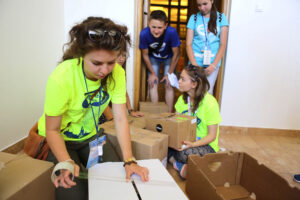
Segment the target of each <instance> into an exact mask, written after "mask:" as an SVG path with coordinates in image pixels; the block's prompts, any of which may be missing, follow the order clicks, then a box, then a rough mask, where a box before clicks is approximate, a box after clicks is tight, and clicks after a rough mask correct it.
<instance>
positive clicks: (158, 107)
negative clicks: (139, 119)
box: [140, 102, 169, 114]
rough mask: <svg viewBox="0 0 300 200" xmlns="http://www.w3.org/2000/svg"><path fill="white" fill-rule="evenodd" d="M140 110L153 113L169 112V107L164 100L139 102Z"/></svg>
mask: <svg viewBox="0 0 300 200" xmlns="http://www.w3.org/2000/svg"><path fill="white" fill-rule="evenodd" d="M140 111H141V112H147V113H153V114H155V113H164V112H169V108H168V106H167V104H166V103H165V102H158V103H152V102H140Z"/></svg>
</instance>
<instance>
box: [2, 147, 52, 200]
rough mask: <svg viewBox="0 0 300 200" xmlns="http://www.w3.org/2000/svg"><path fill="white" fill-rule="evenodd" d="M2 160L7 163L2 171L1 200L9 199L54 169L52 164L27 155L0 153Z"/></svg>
mask: <svg viewBox="0 0 300 200" xmlns="http://www.w3.org/2000/svg"><path fill="white" fill-rule="evenodd" d="M0 160H2V161H4V162H5V163H6V164H5V166H4V168H3V169H2V170H1V171H0V197H1V198H0V199H7V198H9V197H10V196H11V195H13V194H14V193H15V192H16V191H19V190H21V189H22V188H24V187H25V186H26V185H27V184H29V183H31V182H32V181H34V180H35V179H36V178H38V177H39V176H40V175H41V174H43V173H45V172H46V171H48V170H50V169H52V167H53V163H51V162H47V161H41V160H37V159H33V158H31V157H29V156H27V155H26V154H21V155H13V154H9V153H4V152H0ZM49 180H50V176H49ZM12 186H13V187H12Z"/></svg>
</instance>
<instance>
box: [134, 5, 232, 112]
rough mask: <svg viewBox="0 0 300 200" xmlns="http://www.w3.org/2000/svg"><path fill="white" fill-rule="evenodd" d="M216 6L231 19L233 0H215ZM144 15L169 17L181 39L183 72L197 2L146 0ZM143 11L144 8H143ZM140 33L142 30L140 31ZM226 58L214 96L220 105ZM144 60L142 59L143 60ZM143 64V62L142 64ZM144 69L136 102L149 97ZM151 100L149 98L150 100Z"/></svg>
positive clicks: (181, 66)
mask: <svg viewBox="0 0 300 200" xmlns="http://www.w3.org/2000/svg"><path fill="white" fill-rule="evenodd" d="M215 1H216V6H217V9H218V11H219V12H223V13H224V14H225V15H226V17H227V18H228V19H229V10H230V2H231V0H215ZM143 7H144V11H143V13H144V15H143V18H144V19H145V18H147V17H148V16H149V14H150V13H151V12H152V11H153V10H163V11H164V12H165V13H166V14H167V17H168V24H169V25H170V26H172V27H174V28H175V29H176V30H177V32H178V35H179V37H180V41H181V46H180V58H179V61H178V64H177V68H176V69H177V71H178V72H181V70H182V69H183V67H184V66H185V65H187V63H188V58H187V54H186V50H185V46H186V45H185V40H186V31H187V30H186V24H187V22H188V19H189V18H190V16H191V15H192V14H194V13H197V12H198V8H197V2H196V0H144V5H143ZM141 9H142V8H141ZM143 21H144V25H143V26H142V27H146V26H147V24H145V23H147V20H143ZM139 31H140V30H139ZM225 57H226V52H225V54H224V56H223V58H222V64H221V67H220V70H219V74H218V78H217V80H216V84H215V88H214V96H215V97H216V99H217V101H218V102H219V105H220V103H221V98H222V86H223V77H224V71H225V69H224V60H225ZM141 59H142V58H141ZM141 63H142V62H141ZM140 66H141V67H142V69H141V70H140V71H141V74H140V75H139V77H136V78H138V80H139V83H140V85H139V86H138V88H139V89H138V90H137V89H135V92H138V93H137V94H136V93H135V94H134V96H135V100H137V99H138V101H146V100H147V97H148V96H149V95H148V93H147V85H146V83H147V80H146V79H147V77H146V66H143V64H140ZM159 93H160V95H159V100H160V101H164V86H163V85H161V86H159ZM178 95H179V92H175V99H174V103H175V102H176V100H177V97H178ZM148 100H149V98H148ZM137 104H138V103H135V108H137Z"/></svg>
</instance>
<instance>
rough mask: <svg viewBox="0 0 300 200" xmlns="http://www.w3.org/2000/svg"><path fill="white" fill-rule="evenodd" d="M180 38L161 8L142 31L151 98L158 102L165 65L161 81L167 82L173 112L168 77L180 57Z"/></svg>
mask: <svg viewBox="0 0 300 200" xmlns="http://www.w3.org/2000/svg"><path fill="white" fill-rule="evenodd" d="M179 46H180V39H179V36H178V34H177V31H176V29H174V28H173V27H170V26H168V23H167V16H166V14H165V13H164V12H163V11H161V10H155V11H153V12H152V13H151V14H150V20H149V26H148V27H146V28H144V29H143V30H142V31H141V33H140V45H139V48H140V49H141V51H142V56H143V59H144V62H145V64H146V66H147V69H148V80H147V81H148V84H149V86H150V87H149V88H150V99H151V101H152V102H158V92H157V86H158V76H159V69H160V64H161V63H162V64H163V66H164V77H163V78H162V79H161V81H160V82H165V90H166V93H165V97H166V103H167V105H168V107H169V111H170V112H172V109H173V101H174V90H173V88H172V87H171V85H170V83H169V79H168V73H169V74H172V73H173V72H174V70H175V68H176V65H177V62H178V59H179Z"/></svg>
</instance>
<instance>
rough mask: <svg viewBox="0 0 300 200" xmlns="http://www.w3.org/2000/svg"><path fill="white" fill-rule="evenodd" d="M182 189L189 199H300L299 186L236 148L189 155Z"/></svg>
mask: <svg viewBox="0 0 300 200" xmlns="http://www.w3.org/2000/svg"><path fill="white" fill-rule="evenodd" d="M186 193H187V195H188V197H189V198H190V199H191V200H194V199H195V200H196V199H197V200H198V199H205V200H210V199H211V200H253V199H257V200H296V199H297V200H299V199H300V190H299V189H297V188H291V187H290V186H289V184H288V182H287V181H286V180H285V179H283V178H282V177H280V176H279V175H278V174H276V173H275V172H273V171H272V170H271V169H269V168H268V167H266V166H265V165H263V164H259V163H258V162H257V160H255V159H254V158H253V157H251V156H249V155H248V154H247V153H240V152H235V153H216V154H206V155H205V156H204V157H200V156H198V155H191V156H189V161H188V167H187V182H186ZM254 197H255V198H254Z"/></svg>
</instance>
